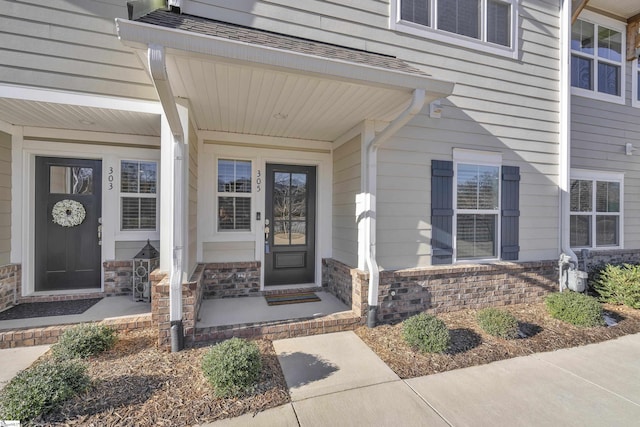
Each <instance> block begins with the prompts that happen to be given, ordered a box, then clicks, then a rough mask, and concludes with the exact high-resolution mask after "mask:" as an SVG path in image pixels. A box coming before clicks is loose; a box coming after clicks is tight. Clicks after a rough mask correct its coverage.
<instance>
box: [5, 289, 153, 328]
mask: <svg viewBox="0 0 640 427" xmlns="http://www.w3.org/2000/svg"><path fill="white" fill-rule="evenodd" d="M146 313H151V304H150V303H144V302H135V301H133V300H132V298H131V297H130V296H117V297H105V298H103V299H102V300H101V301H98V303H97V304H95V305H94V306H93V307H91V308H89V309H88V310H87V311H85V312H84V313H82V314H74V315H69V316H50V317H33V318H30V319H16V320H2V321H0V330H12V329H23V328H37V327H42V326H52V325H67V324H74V323H83V322H96V321H100V320H106V319H112V318H118V317H125V316H136V315H141V314H146Z"/></svg>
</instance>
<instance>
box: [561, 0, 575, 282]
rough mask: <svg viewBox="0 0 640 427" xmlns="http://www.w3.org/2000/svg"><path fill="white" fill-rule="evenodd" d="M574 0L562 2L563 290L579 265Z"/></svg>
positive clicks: (562, 0) (563, 0)
mask: <svg viewBox="0 0 640 427" xmlns="http://www.w3.org/2000/svg"><path fill="white" fill-rule="evenodd" d="M571 13H572V10H571V1H570V0H561V4H560V158H559V163H560V171H559V172H560V173H559V178H558V179H559V180H560V182H559V188H560V250H561V252H562V254H561V255H560V261H559V266H560V291H562V289H563V287H566V275H565V273H566V272H567V271H568V270H569V269H570V268H571V269H575V268H577V266H578V257H577V256H576V254H575V252H573V250H572V249H571V245H570V237H571V236H570V226H571V224H570V219H571V218H570V197H569V195H570V184H571V73H570V70H571V52H570V42H571ZM571 264H573V266H571Z"/></svg>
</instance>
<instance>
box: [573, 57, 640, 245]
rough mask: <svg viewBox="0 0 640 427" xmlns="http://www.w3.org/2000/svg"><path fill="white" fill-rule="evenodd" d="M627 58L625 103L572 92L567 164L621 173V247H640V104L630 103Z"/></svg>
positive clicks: (629, 64)
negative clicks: (627, 149) (627, 148)
mask: <svg viewBox="0 0 640 427" xmlns="http://www.w3.org/2000/svg"><path fill="white" fill-rule="evenodd" d="M631 66H632V63H631V62H626V67H627V68H626V90H625V95H626V96H625V99H626V105H621V104H615V103H611V102H603V101H598V100H595V99H591V98H584V97H581V96H573V97H572V102H571V167H572V168H577V169H590V170H595V171H604V172H622V173H624V210H623V212H622V213H623V218H624V231H623V234H624V247H625V248H626V249H640V151H635V152H634V153H633V155H631V156H627V155H626V154H625V145H626V144H627V143H631V144H633V146H634V148H636V149H640V108H635V107H632V106H631V96H632V94H631V84H632V80H631V77H632V76H631Z"/></svg>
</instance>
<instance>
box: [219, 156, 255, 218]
mask: <svg viewBox="0 0 640 427" xmlns="http://www.w3.org/2000/svg"><path fill="white" fill-rule="evenodd" d="M225 230H239V231H251V161H249V160H232V159H219V160H218V231H225Z"/></svg>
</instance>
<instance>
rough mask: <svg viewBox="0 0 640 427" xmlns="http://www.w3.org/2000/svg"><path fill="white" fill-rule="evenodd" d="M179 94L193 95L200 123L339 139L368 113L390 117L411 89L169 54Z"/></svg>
mask: <svg viewBox="0 0 640 427" xmlns="http://www.w3.org/2000/svg"><path fill="white" fill-rule="evenodd" d="M168 57H169V59H168V61H167V72H168V74H169V79H170V81H171V86H172V90H173V92H174V95H175V96H177V97H182V98H186V99H188V100H189V103H190V107H191V109H192V110H191V113H192V114H193V115H194V116H195V121H196V123H197V125H198V128H199V129H201V130H208V131H219V132H231V133H242V134H250V135H263V136H272V137H283V138H298V139H309V140H319V141H335V140H336V139H338V138H339V137H340V136H342V135H344V134H345V133H346V132H347V131H349V130H350V129H351V128H353V127H354V126H355V125H357V124H358V123H359V122H361V121H362V120H363V119H370V120H385V121H387V120H390V119H391V118H392V117H393V116H394V115H395V114H397V113H398V112H399V111H400V110H401V109H402V108H403V107H405V106H406V105H407V104H408V100H409V99H410V97H411V91H410V90H408V89H407V90H392V89H387V88H378V87H372V86H365V85H361V84H357V83H352V82H343V81H340V80H335V79H327V78H322V77H318V76H310V75H305V74H303V73H293V72H285V71H280V70H277V69H270V68H262V67H257V66H255V65H241V64H234V63H227V62H221V61H213V60H208V59H202V58H193V57H189V56H185V55H176V54H174V55H168Z"/></svg>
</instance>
